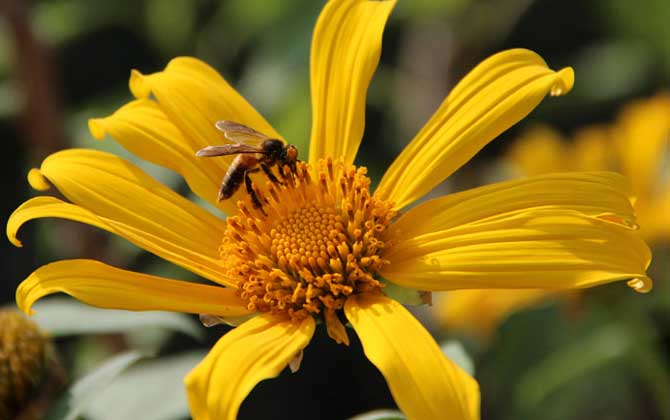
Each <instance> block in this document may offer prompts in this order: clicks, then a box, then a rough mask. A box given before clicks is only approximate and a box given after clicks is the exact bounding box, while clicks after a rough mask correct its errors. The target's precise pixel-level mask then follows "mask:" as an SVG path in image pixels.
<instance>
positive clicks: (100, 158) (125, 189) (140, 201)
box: [7, 150, 234, 284]
mask: <svg viewBox="0 0 670 420" xmlns="http://www.w3.org/2000/svg"><path fill="white" fill-rule="evenodd" d="M40 171H41V174H42V175H43V176H44V177H45V178H46V179H48V180H49V182H50V183H52V184H54V185H55V186H56V187H57V188H58V189H59V190H60V191H61V192H62V193H63V195H65V196H66V197H67V198H68V199H70V200H71V201H72V203H73V204H69V203H64V202H62V201H60V200H58V199H55V198H50V197H38V198H35V199H32V200H29V201H27V202H26V203H24V204H23V205H21V206H20V207H19V208H18V209H16V211H15V212H14V213H13V214H12V215H11V216H10V219H9V221H8V223H7V235H8V237H9V238H10V240H12V241H13V242H14V243H15V244H16V245H20V242H18V241H17V240H16V232H17V231H18V229H19V228H20V226H21V225H22V224H23V223H25V222H26V221H28V220H31V219H35V218H41V217H62V218H67V219H71V220H77V221H81V222H84V223H88V224H92V225H94V226H97V227H100V228H102V229H106V230H109V231H111V232H113V233H116V234H118V235H119V236H122V237H124V238H126V239H128V240H129V241H131V242H133V243H134V244H136V245H138V246H140V247H142V248H144V249H146V250H147V251H150V252H152V253H154V254H156V255H158V256H159V257H162V258H164V259H166V260H168V261H171V262H173V263H175V264H178V265H181V266H182V267H184V268H186V269H188V270H190V271H192V272H194V273H196V274H199V275H201V276H203V277H206V278H208V279H210V280H213V281H215V282H218V283H221V284H234V283H231V282H230V281H229V280H228V279H226V278H225V277H224V276H223V275H222V269H221V260H220V255H219V251H218V249H219V245H220V243H221V239H222V237H223V232H224V230H225V223H224V221H222V220H220V219H218V218H216V217H214V216H213V215H211V214H210V213H208V212H207V211H205V210H203V209H202V208H200V207H198V206H197V205H195V204H193V203H192V202H190V201H188V200H186V199H185V198H183V197H181V196H180V195H179V194H176V193H175V192H173V191H172V190H170V189H169V188H167V187H165V186H163V185H162V184H160V183H159V182H157V181H156V180H154V179H153V178H151V177H149V176H148V175H146V174H145V173H144V172H142V171H141V170H140V169H138V168H137V167H135V166H134V165H132V164H131V163H130V162H127V161H125V160H123V159H121V158H119V157H117V156H114V155H111V154H108V153H103V152H98V151H93V150H66V151H62V152H59V153H55V154H53V155H51V156H49V157H48V158H47V159H45V160H44V162H43V164H42V167H41V170H40Z"/></svg>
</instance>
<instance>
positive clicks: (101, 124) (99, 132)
mask: <svg viewBox="0 0 670 420" xmlns="http://www.w3.org/2000/svg"><path fill="white" fill-rule="evenodd" d="M88 131H89V132H90V133H91V135H92V136H93V138H94V139H96V140H102V139H104V138H105V134H107V129H106V128H105V119H104V118H90V119H89V120H88Z"/></svg>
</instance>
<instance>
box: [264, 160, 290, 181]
mask: <svg viewBox="0 0 670 420" xmlns="http://www.w3.org/2000/svg"><path fill="white" fill-rule="evenodd" d="M261 169H262V170H263V172H265V175H267V176H268V178H269V179H270V181H272V183H274V184H279V185H284V183H283V182H281V181H280V180H278V179H277V177H276V176H275V174H273V173H272V169H270V167H269V166H268V165H266V164H264V163H261Z"/></svg>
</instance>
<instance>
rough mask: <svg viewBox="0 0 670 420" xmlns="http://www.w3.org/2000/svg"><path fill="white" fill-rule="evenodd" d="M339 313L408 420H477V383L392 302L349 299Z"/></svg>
mask: <svg viewBox="0 0 670 420" xmlns="http://www.w3.org/2000/svg"><path fill="white" fill-rule="evenodd" d="M344 312H345V314H346V316H347V319H348V320H349V322H351V325H352V326H353V327H354V329H355V330H356V334H358V337H359V338H360V340H361V343H362V344H363V350H364V351H365V355H366V356H367V358H368V359H369V360H370V361H371V362H372V364H374V365H375V366H376V367H377V369H379V370H380V371H381V373H382V375H384V378H385V379H386V382H387V383H388V386H389V389H390V390H391V394H392V395H393V398H394V399H395V402H396V403H397V404H398V407H399V408H400V410H401V411H402V412H403V413H405V415H406V416H407V418H408V419H459V420H469V419H479V385H478V384H477V382H476V381H475V380H474V379H473V378H472V377H470V375H468V374H467V373H465V371H463V370H462V369H461V368H460V367H458V366H457V365H456V364H455V363H453V362H452V361H451V360H449V359H447V358H446V357H445V356H444V355H443V354H442V351H441V350H440V348H439V347H438V345H437V343H435V340H433V338H432V337H431V336H430V334H429V333H428V332H427V331H426V330H425V329H424V328H423V326H422V325H421V324H420V323H419V321H417V320H416V319H415V318H414V317H413V316H412V315H411V314H410V313H409V312H407V310H406V309H405V308H404V307H403V306H402V305H401V304H399V303H398V302H396V301H394V300H392V299H389V298H386V297H382V296H365V295H359V296H356V297H353V298H349V299H348V300H347V302H346V303H345V305H344Z"/></svg>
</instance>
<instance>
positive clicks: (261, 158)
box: [195, 121, 298, 208]
mask: <svg viewBox="0 0 670 420" xmlns="http://www.w3.org/2000/svg"><path fill="white" fill-rule="evenodd" d="M215 126H216V128H218V129H219V130H221V131H222V132H223V134H224V135H225V136H226V138H227V139H228V140H230V141H232V142H234V143H232V144H224V145H221V146H208V147H205V148H204V149H200V150H198V151H197V152H196V154H195V155H196V156H198V157H215V156H226V155H234V154H237V156H236V157H235V159H234V160H233V162H232V163H231V164H230V166H229V167H228V171H226V174H225V175H224V177H223V181H222V182H221V189H220V190H219V196H218V200H219V201H222V200H226V199H228V198H230V197H231V196H232V195H233V194H235V192H236V191H237V190H238V189H239V188H240V185H241V184H242V180H244V185H245V187H246V189H247V192H248V193H249V195H250V196H251V201H252V203H253V205H254V207H255V208H261V207H262V204H261V201H260V200H259V199H258V196H257V195H256V192H255V191H254V189H253V187H252V184H251V178H250V177H249V175H251V174H252V173H254V172H258V171H260V170H263V172H264V173H265V175H267V177H268V179H270V181H272V182H274V183H276V184H282V182H281V181H280V180H279V179H277V177H276V176H275V175H274V174H273V173H272V167H273V166H275V165H277V170H278V172H279V175H280V176H281V177H282V178H283V179H286V174H285V173H284V166H285V165H286V166H288V167H289V170H290V171H291V172H295V168H296V162H298V149H297V148H296V147H295V146H293V145H290V144H286V143H285V142H284V141H283V140H280V139H274V138H271V137H269V136H266V135H265V134H263V133H259V132H258V131H256V130H254V129H253V128H250V127H247V126H246V125H242V124H239V123H236V122H233V121H218V122H217V123H216V124H215Z"/></svg>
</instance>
